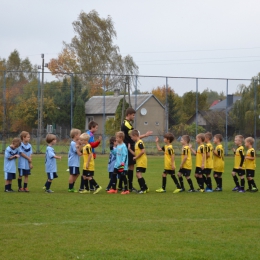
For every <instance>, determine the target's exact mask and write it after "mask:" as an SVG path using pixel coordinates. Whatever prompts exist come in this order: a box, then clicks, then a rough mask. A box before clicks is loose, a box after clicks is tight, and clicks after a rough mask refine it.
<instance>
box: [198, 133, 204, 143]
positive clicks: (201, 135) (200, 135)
mask: <svg viewBox="0 0 260 260" xmlns="http://www.w3.org/2000/svg"><path fill="white" fill-rule="evenodd" d="M197 138H200V139H201V141H202V142H204V141H205V134H202V133H200V134H198V135H197Z"/></svg>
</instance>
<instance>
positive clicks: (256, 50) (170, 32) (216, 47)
mask: <svg viewBox="0 0 260 260" xmlns="http://www.w3.org/2000/svg"><path fill="white" fill-rule="evenodd" d="M93 9H95V10H96V11H97V12H98V13H99V15H100V16H101V17H103V18H105V17H107V16H108V15H110V16H111V17H112V19H113V21H114V25H115V29H116V31H117V39H116V41H115V43H116V44H117V45H118V46H119V48H120V52H121V54H122V55H124V56H125V55H127V54H130V55H132V56H133V58H134V60H135V61H136V63H137V65H138V66H139V72H140V75H152V76H174V77H178V76H180V77H212V78H222V77H223V78H241V79H250V78H252V77H253V76H255V75H257V73H258V72H260V36H259V35H260V34H259V28H260V19H259V13H260V1H259V0H160V1H155V0H142V1H141V0H131V1H126V0H85V1H83V0H74V1H72V0H71V1H68V0H67V1H65V0H45V1H39V0H1V6H0V19H1V24H0V31H1V34H0V35H1V36H0V57H1V58H8V56H9V54H10V53H11V52H12V51H13V50H14V49H17V50H18V51H19V53H20V55H21V57H22V58H25V57H28V58H29V59H30V60H31V62H32V63H33V64H41V56H40V55H41V53H44V54H45V60H46V62H48V61H49V60H50V59H51V58H55V57H57V55H58V53H59V52H60V51H61V50H62V42H63V41H65V42H70V40H71V38H72V37H73V36H74V32H73V28H72V22H73V21H75V20H77V18H78V15H79V13H80V12H81V11H84V12H86V13H88V12H90V11H91V10H93ZM198 82H199V90H200V91H202V90H203V89H204V88H207V87H208V88H210V89H213V90H217V91H222V90H223V91H225V90H226V85H227V82H226V81H219V80H218V81H213V80H199V81H198ZM241 83H245V84H248V83H247V81H229V85H228V86H229V91H228V92H229V94H231V93H233V92H234V91H236V88H237V85H238V84H241ZM164 84H165V79H163V78H160V79H155V78H153V79H148V78H144V79H140V86H139V88H140V89H141V91H151V90H152V88H154V87H156V86H158V85H159V86H162V85H164ZM168 84H169V85H170V86H171V87H172V88H173V89H174V90H175V91H176V92H177V93H178V94H180V95H182V94H183V93H184V92H186V91H190V90H195V87H196V81H195V80H175V79H169V81H168Z"/></svg>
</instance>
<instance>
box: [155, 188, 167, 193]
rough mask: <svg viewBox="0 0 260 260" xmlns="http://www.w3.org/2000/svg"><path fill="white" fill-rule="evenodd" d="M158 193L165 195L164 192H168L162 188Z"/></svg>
mask: <svg viewBox="0 0 260 260" xmlns="http://www.w3.org/2000/svg"><path fill="white" fill-rule="evenodd" d="M156 192H159V193H163V192H166V190H164V189H163V188H160V189H158V190H156Z"/></svg>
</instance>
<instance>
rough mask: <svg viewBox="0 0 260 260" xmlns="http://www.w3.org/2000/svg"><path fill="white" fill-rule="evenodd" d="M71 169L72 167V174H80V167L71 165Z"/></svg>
mask: <svg viewBox="0 0 260 260" xmlns="http://www.w3.org/2000/svg"><path fill="white" fill-rule="evenodd" d="M69 169H70V175H77V174H80V172H79V167H75V166H69Z"/></svg>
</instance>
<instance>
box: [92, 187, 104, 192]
mask: <svg viewBox="0 0 260 260" xmlns="http://www.w3.org/2000/svg"><path fill="white" fill-rule="evenodd" d="M101 190H102V187H101V186H99V187H98V188H96V190H95V191H94V192H93V194H97V193H99V192H100V191H101Z"/></svg>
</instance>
